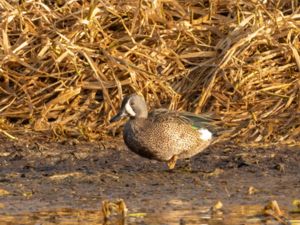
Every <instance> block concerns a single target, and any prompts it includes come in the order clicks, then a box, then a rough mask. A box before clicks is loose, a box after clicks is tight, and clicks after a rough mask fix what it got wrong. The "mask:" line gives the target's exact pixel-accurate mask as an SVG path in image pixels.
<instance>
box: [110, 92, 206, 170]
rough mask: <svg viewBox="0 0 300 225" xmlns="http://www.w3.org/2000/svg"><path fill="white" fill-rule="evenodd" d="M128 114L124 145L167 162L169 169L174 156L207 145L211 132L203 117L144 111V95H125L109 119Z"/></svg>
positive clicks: (201, 148)
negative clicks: (116, 110) (204, 125)
mask: <svg viewBox="0 0 300 225" xmlns="http://www.w3.org/2000/svg"><path fill="white" fill-rule="evenodd" d="M125 116H127V117H129V118H130V119H129V121H128V122H127V123H126V124H125V127H124V132H123V137H124V141H125V143H126V145H127V146H128V148H129V149H130V150H131V151H133V152H135V153H136V154H138V155H140V156H143V157H145V158H148V159H155V160H158V161H165V162H168V166H169V168H170V169H173V168H174V167H175V164H176V160H177V159H183V158H190V157H192V156H194V155H196V154H197V153H199V152H201V151H203V150H204V149H205V148H206V147H208V146H209V145H210V143H211V141H212V133H211V132H210V131H209V130H208V129H206V128H205V127H203V123H202V121H203V117H201V116H198V115H195V114H192V113H187V112H175V111H169V110H166V109H156V110H154V111H152V112H150V113H149V114H148V110H147V105H146V102H145V100H144V98H143V97H142V96H140V95H137V94H132V95H129V96H126V97H125V98H124V99H123V101H122V105H121V109H120V111H119V113H118V114H117V115H115V116H114V117H113V118H112V119H111V120H110V122H115V121H117V120H119V119H121V118H122V117H125Z"/></svg>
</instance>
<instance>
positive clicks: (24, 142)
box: [0, 133, 300, 224]
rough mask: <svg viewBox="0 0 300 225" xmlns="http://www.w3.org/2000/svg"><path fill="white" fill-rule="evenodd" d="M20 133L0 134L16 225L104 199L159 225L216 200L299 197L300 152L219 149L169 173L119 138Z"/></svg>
mask: <svg viewBox="0 0 300 225" xmlns="http://www.w3.org/2000/svg"><path fill="white" fill-rule="evenodd" d="M15 135H16V137H18V140H11V139H9V138H7V137H6V136H1V137H0V141H1V142H0V215H2V217H1V218H4V217H3V216H6V220H7V218H8V217H9V218H10V219H11V220H10V221H11V224H13V221H14V218H18V216H20V215H30V216H29V217H28V218H29V219H28V218H27V219H28V220H29V221H30V218H31V219H32V217H33V218H38V217H40V216H41V215H40V214H39V213H41V212H49V213H50V212H55V211H57V210H58V209H60V210H61V209H63V210H62V211H63V212H65V211H64V210H66V212H65V213H66V214H67V212H69V211H68V210H71V211H72V210H75V211H76V210H79V211H80V210H85V214H84V215H86V214H88V215H89V213H90V214H91V215H94V214H95V213H96V214H97V211H99V213H100V212H101V203H102V201H104V200H112V201H113V200H115V199H123V200H124V202H125V203H126V207H127V209H128V213H131V214H133V213H136V215H137V217H139V216H141V217H143V215H144V214H145V215H154V216H153V218H152V222H153V223H145V222H143V219H136V221H140V223H138V222H136V224H160V222H159V219H158V218H163V216H164V215H169V214H170V215H173V217H172V216H171V217H170V215H169V217H168V216H167V217H166V218H173V219H174V218H177V219H176V221H177V223H175V222H174V224H178V221H179V222H180V221H181V222H182V220H181V219H180V218H181V217H184V216H182V215H190V214H193V212H194V214H196V215H199V214H201V213H205V212H206V211H205V210H207V209H209V208H210V207H211V206H213V205H214V204H215V203H216V202H218V201H221V202H222V204H223V210H224V211H225V213H226V212H231V213H232V212H235V211H236V209H235V208H236V207H237V206H244V207H252V206H255V205H258V206H259V207H263V206H264V205H265V204H266V203H267V202H269V201H271V200H276V201H277V202H278V203H279V205H280V206H281V207H282V208H283V209H285V210H291V207H292V206H291V202H292V201H293V200H295V199H299V198H300V163H299V162H300V149H299V147H286V146H273V147H241V146H236V145H234V144H232V143H222V144H216V145H214V146H211V147H210V148H208V149H207V150H205V151H204V152H202V153H200V154H198V155H197V156H195V157H194V158H192V159H191V160H190V161H186V160H183V161H179V162H178V164H177V165H176V168H175V169H174V170H172V171H170V170H169V169H168V168H167V166H166V164H164V163H162V162H156V161H152V160H148V159H144V158H141V157H139V156H137V155H135V154H134V153H132V152H130V151H129V150H127V148H126V147H125V146H124V144H123V141H122V139H121V138H112V139H111V140H106V141H99V142H93V143H90V142H84V141H77V140H66V141H54V140H53V139H52V138H51V137H50V136H47V135H40V134H39V135H36V134H26V133H25V134H15ZM239 209H240V208H239ZM176 213H177V214H178V215H179V216H178V217H174V215H175V214H176ZM77 214H80V213H78V212H77ZM84 215H83V214H82V216H83V217H84ZM97 215H98V214H97ZM299 217H300V216H299ZM299 217H298V218H299ZM1 218H0V220H1ZM50 218H52V219H53V218H56V217H55V216H54V217H50ZM7 221H8V220H7ZM87 221H88V220H87ZM154 221H156V222H154ZM165 221H166V223H165V224H172V223H168V221H169V220H168V219H166V220H165ZM48 222H49V221H48ZM50 222H51V219H50ZM50 222H49V223H50ZM52 222H53V221H52ZM98 222H99V221H98ZM53 223H57V221H54V222H53ZM93 223H96V222H95V221H94V222H93ZM197 223H198V222H195V223H194V224H197ZM24 224H25V223H24ZM99 224H101V223H100V222H99ZM132 224H134V223H133V222H132ZM182 224H184V222H182ZM211 224H212V223H211ZM216 224H217V223H216Z"/></svg>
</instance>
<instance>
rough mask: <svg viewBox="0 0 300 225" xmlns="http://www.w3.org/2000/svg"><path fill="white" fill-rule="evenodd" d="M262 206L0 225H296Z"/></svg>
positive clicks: (48, 216) (296, 216) (24, 218)
mask: <svg viewBox="0 0 300 225" xmlns="http://www.w3.org/2000/svg"><path fill="white" fill-rule="evenodd" d="M263 208H264V207H263V206H257V205H252V206H231V207H230V208H227V209H224V211H223V210H222V211H219V212H215V213H212V211H211V210H210V207H201V208H196V209H186V210H165V211H161V212H155V213H141V212H130V210H129V212H128V214H127V216H126V217H125V219H122V217H121V216H118V215H116V216H112V217H111V218H110V219H108V220H107V221H106V222H104V218H103V214H102V213H101V210H100V209H99V210H79V209H60V210H57V211H44V212H34V213H24V214H19V215H1V217H0V223H1V224H24V225H26V224H62V225H67V224H116V225H117V224H153V225H155V224H159V225H161V224H168V225H178V224H180V225H184V224H186V225H187V224H190V225H193V224H197V225H200V224H201V225H205V224H209V225H219V224H231V225H235V224H251V225H256V224H257V225H259V224H268V225H277V224H291V225H300V213H285V214H284V216H282V217H280V218H281V220H280V221H278V220H277V219H276V218H274V217H272V216H267V215H264V214H263Z"/></svg>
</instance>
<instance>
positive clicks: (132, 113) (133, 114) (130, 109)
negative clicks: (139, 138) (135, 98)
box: [125, 101, 135, 117]
mask: <svg viewBox="0 0 300 225" xmlns="http://www.w3.org/2000/svg"><path fill="white" fill-rule="evenodd" d="M125 110H126V112H127V113H128V114H129V115H130V116H132V117H135V112H134V111H133V109H132V107H131V106H130V104H129V101H128V102H127V103H126V105H125Z"/></svg>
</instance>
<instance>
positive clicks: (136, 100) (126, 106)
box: [110, 94, 148, 122]
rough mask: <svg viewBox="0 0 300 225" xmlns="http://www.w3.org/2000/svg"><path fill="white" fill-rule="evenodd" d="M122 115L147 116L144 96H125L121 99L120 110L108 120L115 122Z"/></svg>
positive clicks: (132, 116)
mask: <svg viewBox="0 0 300 225" xmlns="http://www.w3.org/2000/svg"><path fill="white" fill-rule="evenodd" d="M123 117H130V118H131V119H134V118H147V117H148V110H147V105H146V102H145V99H144V97H143V96H140V95H137V94H132V95H128V96H126V97H125V98H124V99H123V101H122V105H121V109H120V111H119V112H118V114H117V115H115V116H114V117H113V118H111V120H110V122H116V121H118V120H120V119H122V118H123Z"/></svg>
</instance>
